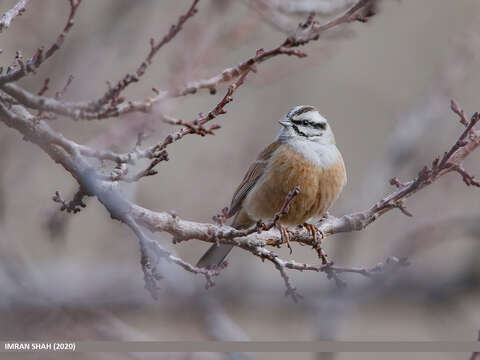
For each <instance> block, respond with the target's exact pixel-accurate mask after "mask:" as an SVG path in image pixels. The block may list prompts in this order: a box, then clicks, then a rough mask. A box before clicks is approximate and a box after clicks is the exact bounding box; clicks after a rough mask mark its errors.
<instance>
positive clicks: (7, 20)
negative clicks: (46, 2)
mask: <svg viewBox="0 0 480 360" xmlns="http://www.w3.org/2000/svg"><path fill="white" fill-rule="evenodd" d="M29 2H30V0H19V1H18V2H17V3H16V4H15V6H14V7H13V8H11V9H10V10H8V11H7V12H6V13H4V14H3V15H2V18H1V19H0V33H1V32H2V31H3V29H8V28H9V27H10V24H11V23H12V21H13V19H15V18H16V17H17V16H21V15H22V14H23V13H24V12H25V10H26V8H27V5H28V3H29Z"/></svg>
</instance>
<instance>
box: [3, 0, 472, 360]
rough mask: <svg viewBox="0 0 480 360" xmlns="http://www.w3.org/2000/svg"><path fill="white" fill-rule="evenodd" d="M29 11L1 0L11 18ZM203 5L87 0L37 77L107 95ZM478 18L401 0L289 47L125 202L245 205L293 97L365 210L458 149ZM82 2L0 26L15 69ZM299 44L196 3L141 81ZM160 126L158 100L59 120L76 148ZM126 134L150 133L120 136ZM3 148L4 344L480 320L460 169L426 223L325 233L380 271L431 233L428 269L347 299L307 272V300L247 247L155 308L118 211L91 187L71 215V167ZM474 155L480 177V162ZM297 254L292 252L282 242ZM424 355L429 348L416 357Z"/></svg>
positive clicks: (452, 327) (182, 248)
mask: <svg viewBox="0 0 480 360" xmlns="http://www.w3.org/2000/svg"><path fill="white" fill-rule="evenodd" d="M14 3H15V1H11V0H8V1H3V2H1V3H0V13H3V12H4V11H5V10H6V9H8V8H10V7H11V6H12V5H13V4H14ZM189 4H190V2H189V1H168V0H165V1H153V0H150V1H147V0H142V1H136V2H133V1H126V0H115V1H114V0H102V1H85V2H84V3H83V4H82V5H81V7H80V9H79V12H78V15H77V17H76V24H75V26H74V28H73V29H72V32H71V34H69V36H68V38H67V40H66V43H65V45H64V46H63V48H62V49H61V50H60V51H59V52H58V54H57V55H56V56H55V57H54V58H52V59H51V60H50V61H48V62H47V63H45V65H44V66H42V68H41V70H40V71H38V73H37V74H36V75H34V76H30V77H28V78H27V79H25V80H23V82H22V85H24V86H26V87H27V88H29V89H31V90H39V89H40V88H41V87H42V84H43V79H44V78H45V77H51V85H50V88H51V90H50V94H52V93H53V92H54V91H57V90H59V89H61V88H62V87H63V84H64V83H65V81H66V79H67V78H68V76H69V75H70V74H73V75H74V77H75V80H74V82H73V83H72V85H71V87H70V89H69V91H68V93H67V94H66V96H65V98H66V99H70V100H88V99H93V98H95V97H97V96H100V95H101V94H102V93H103V92H104V91H105V89H106V84H105V82H106V81H111V82H114V81H116V80H118V79H119V78H121V77H122V76H123V75H124V74H125V72H132V71H134V69H135V68H136V66H137V64H138V63H139V62H140V61H141V60H142V59H143V57H144V56H145V54H146V51H147V49H148V46H149V45H148V39H149V38H150V37H152V36H154V37H156V38H159V37H161V36H163V34H164V33H165V32H166V30H167V29H168V27H169V26H170V24H172V23H173V22H175V20H176V18H177V16H178V15H179V14H180V13H181V12H182V11H184V9H186V8H187V7H188V6H189ZM479 11H480V4H479V3H478V1H475V0H457V1H448V0H423V1H413V0H403V1H389V0H385V1H383V2H382V3H381V7H380V12H379V14H378V15H377V16H375V17H374V18H373V19H372V20H371V21H370V22H369V23H368V24H360V23H356V24H350V25H349V26H348V27H347V28H346V29H344V30H343V31H334V32H332V33H330V34H328V35H326V36H325V37H324V38H322V39H321V40H320V41H318V42H315V43H311V44H309V45H308V46H306V47H305V48H304V50H305V51H306V52H307V53H308V54H309V55H310V56H309V57H308V58H307V59H296V58H291V57H283V58H275V59H273V60H270V61H268V62H266V63H264V64H262V65H261V66H259V68H258V73H256V74H251V75H249V77H248V78H247V81H246V84H245V85H244V86H243V87H242V88H240V89H239V90H238V91H237V92H236V93H235V95H234V102H233V103H231V104H230V105H228V108H227V110H228V113H227V114H226V115H225V116H223V117H221V118H218V123H219V124H220V125H221V126H222V129H220V130H219V131H218V132H217V135H216V136H214V137H211V136H210V137H205V138H202V137H197V136H190V137H187V138H185V139H184V140H182V142H181V143H178V144H174V145H172V146H171V147H170V149H169V153H170V161H169V162H167V163H162V164H160V166H159V170H160V171H159V174H158V175H157V176H154V177H149V178H146V179H143V180H142V181H140V182H139V183H138V184H137V185H136V186H128V187H125V194H126V196H131V197H134V198H135V199H136V201H137V202H138V203H139V204H141V205H142V206H145V207H148V208H151V209H154V210H175V212H176V213H177V214H179V215H180V216H182V217H183V218H186V219H193V220H197V221H211V217H212V216H213V215H214V214H216V213H217V212H218V210H219V209H221V208H222V207H224V206H227V205H228V204H229V202H230V197H231V195H232V193H233V191H234V189H235V188H236V185H237V184H238V182H239V181H240V180H241V178H242V176H243V174H244V172H245V170H246V168H247V167H248V165H249V164H250V162H251V161H252V160H253V159H254V158H255V156H256V155H257V153H258V152H259V151H261V149H262V148H263V147H264V146H266V145H267V144H268V143H269V142H271V141H272V140H273V139H274V137H275V135H276V133H277V131H278V130H279V129H278V123H277V120H278V119H279V118H280V116H281V115H282V114H283V113H285V112H286V111H288V110H289V108H290V107H293V106H295V105H298V104H310V105H315V106H317V107H318V108H319V109H321V112H322V113H323V114H324V115H325V116H326V117H327V118H328V119H329V121H330V123H331V125H332V127H333V129H334V131H335V135H336V139H337V143H338V146H339V148H340V150H341V151H342V154H343V156H344V158H345V162H346V165H347V171H348V186H347V187H346V189H345V190H344V192H343V194H342V196H341V198H340V199H339V201H338V202H337V203H336V204H335V205H334V207H333V208H332V209H331V213H332V214H334V215H342V214H344V213H348V212H353V211H358V210H362V209H365V208H366V207H368V206H369V205H370V204H372V203H373V202H375V201H377V200H379V199H380V198H381V197H382V196H383V195H384V194H385V193H386V192H388V191H389V190H391V188H390V186H389V185H388V181H389V179H390V178H391V177H392V176H398V177H399V178H400V179H401V180H407V179H410V178H412V177H413V176H414V175H415V173H416V171H418V170H419V169H420V168H421V167H422V166H423V165H425V164H428V163H429V162H430V161H431V160H433V158H434V156H437V155H440V154H442V153H443V151H446V150H447V149H448V148H449V146H450V145H451V144H453V142H454V141H455V139H456V137H457V136H458V135H459V133H460V131H461V127H460V126H459V125H458V122H457V119H456V118H455V116H454V115H453V114H452V113H451V112H450V111H449V99H450V98H451V97H454V98H455V99H457V101H458V102H459V103H460V104H461V105H462V106H463V107H464V108H465V110H466V112H467V114H471V113H472V112H474V111H476V110H480V109H479V107H478V106H479V104H478V91H479V85H478V84H479V81H480V75H479V72H478V66H479V64H480V63H479V57H478V45H479V41H478V36H479V33H478V21H479V19H480V12H479ZM67 13H68V4H67V2H66V1H60V0H39V1H33V2H32V3H31V4H30V6H29V7H28V10H27V12H26V13H25V14H24V15H23V16H22V17H21V18H19V19H17V20H16V21H15V22H14V23H13V24H12V27H11V29H9V30H8V31H7V32H6V33H2V34H1V35H0V48H1V49H3V53H2V54H1V55H0V59H1V62H2V64H5V65H8V64H10V63H11V61H12V59H13V57H14V54H15V50H16V49H22V51H23V53H24V54H25V56H29V55H31V54H32V53H33V51H34V50H35V48H36V47H37V46H39V45H41V44H45V45H47V44H49V43H50V42H51V41H52V40H53V39H54V38H55V36H56V34H57V33H58V32H59V30H60V29H61V28H62V27H63V25H64V22H65V20H66V14H67ZM300 19H301V17H298V20H300ZM284 38H285V35H284V34H282V33H280V32H279V31H277V30H275V29H273V28H272V27H271V26H269V25H268V24H266V23H265V22H263V21H262V20H261V18H260V17H259V16H258V14H257V13H256V12H255V11H253V10H251V9H249V8H248V6H246V3H245V2H242V1H220V0H217V1H202V2H201V5H200V11H199V13H198V14H197V15H196V16H195V17H194V19H192V20H191V21H189V22H188V23H187V25H186V26H185V29H184V31H183V32H182V33H181V34H180V35H179V36H178V37H177V38H176V39H175V40H174V41H173V42H172V43H171V44H168V45H167V46H166V47H165V48H164V49H163V50H162V51H161V52H160V53H159V54H158V56H157V57H156V58H155V60H154V63H153V65H152V66H151V67H150V68H149V69H148V73H147V75H146V76H145V79H144V80H142V82H140V83H138V84H134V85H133V86H131V88H129V90H128V91H127V92H126V93H127V95H128V96H129V97H131V98H143V97H146V96H149V95H150V94H151V88H152V87H153V86H154V87H157V88H160V89H161V88H167V87H168V86H175V84H182V83H183V81H184V80H185V79H201V78H204V77H207V76H211V75H214V74H217V73H218V72H220V71H221V70H223V69H224V68H225V67H228V66H232V65H235V64H237V63H239V62H240V61H242V60H244V59H246V58H248V57H250V56H252V55H254V54H255V51H256V49H258V48H261V47H263V48H265V49H269V48H272V47H274V46H276V45H277V44H279V43H280V42H281V41H282V40H283V39H284ZM225 90H226V88H225V87H221V88H219V91H218V93H217V95H214V96H211V95H208V93H207V92H201V93H200V94H198V95H195V96H189V97H185V98H181V99H176V100H173V101H170V102H167V103H164V104H161V105H159V106H158V108H156V110H160V109H161V110H163V111H165V112H166V113H168V114H171V115H174V116H176V117H179V118H183V119H186V120H190V119H192V118H194V117H195V116H196V114H197V113H198V112H206V111H208V110H209V109H210V108H212V106H213V105H214V104H215V103H216V102H217V101H218V100H219V99H220V97H221V96H223V94H224V91H225ZM145 124H147V125H148V126H149V127H151V128H153V129H155V133H154V134H153V135H152V137H151V138H150V139H149V140H148V142H147V143H155V142H158V141H161V140H162V139H163V137H164V136H166V134H168V133H169V132H171V131H172V130H173V128H171V127H170V126H168V125H165V124H162V123H161V122H159V121H158V120H157V119H156V118H155V111H154V113H153V115H148V114H136V115H129V116H127V117H124V118H122V119H110V120H103V121H101V122H90V123H86V122H78V123H73V122H72V121H71V120H69V119H65V118H59V119H57V120H55V121H54V122H53V124H52V125H53V126H54V128H55V129H57V130H59V131H61V132H62V133H63V134H64V135H65V136H67V137H70V138H72V139H74V140H76V141H79V142H82V143H90V144H92V145H94V146H98V147H104V146H106V144H107V142H106V141H108V142H111V143H112V144H113V145H112V146H113V148H115V149H119V150H124V151H127V150H129V149H130V148H131V147H132V146H133V143H134V140H135V133H136V132H138V131H140V130H141V129H142V128H143V126H145ZM122 129H123V130H122ZM125 129H133V131H131V130H130V132H128V131H127V134H126V136H121V132H122V131H124V132H125V131H126V130H125ZM132 132H133V134H132ZM0 149H1V151H0V164H1V169H2V171H1V172H0V249H1V250H0V286H1V289H2V291H1V292H0V311H1V315H0V316H1V319H2V321H1V322H0V337H1V338H3V339H52V338H64V337H67V338H73V339H105V340H108V339H115V340H122V339H125V340H155V339H158V340H202V339H221V338H222V336H226V337H227V338H229V337H230V338H232V337H233V338H236V339H238V338H242V336H245V338H248V339H251V340H282V341H286V340H311V339H319V338H329V339H330V338H333V339H338V340H342V339H343V340H389V341H392V340H419V341H421V340H428V341H430V340H464V341H467V340H474V339H475V338H476V335H477V332H478V329H479V328H480V311H479V309H478V301H479V292H478V284H479V275H480V271H479V270H480V269H479V266H478V255H479V249H480V247H479V239H480V229H479V225H478V219H479V215H480V213H479V190H478V189H474V188H467V187H466V186H465V185H464V184H463V183H462V182H461V180H460V179H459V178H458V177H457V176H456V175H448V176H447V177H445V178H443V179H441V180H440V181H439V182H438V183H436V184H433V185H432V186H431V187H428V188H427V189H425V191H422V192H421V193H418V194H417V195H416V196H415V197H413V198H412V199H411V200H409V202H408V208H409V210H410V211H411V212H413V214H414V215H415V216H414V217H413V218H407V217H405V216H404V215H402V214H401V213H400V212H396V211H393V212H391V213H389V214H387V215H386V216H385V217H384V218H381V219H380V220H379V221H378V222H376V223H374V224H372V225H371V226H370V227H369V228H368V229H366V230H365V231H363V232H362V233H357V234H349V235H338V236H334V237H331V238H329V239H328V240H327V241H326V246H327V249H328V251H329V254H330V256H331V257H332V258H333V259H334V260H335V261H336V263H337V264H339V265H346V266H366V267H369V266H373V265H375V264H376V263H378V262H380V261H384V260H385V259H386V257H388V256H397V257H400V256H404V255H406V254H409V255H410V253H409V250H408V247H407V244H410V243H411V242H412V241H414V240H415V241H414V243H415V244H416V245H415V246H414V251H413V254H411V256H410V261H411V263H412V264H411V266H410V267H409V268H408V269H405V270H403V272H402V274H401V275H400V276H394V277H391V278H389V279H388V281H387V285H386V286H385V287H381V286H380V287H378V286H371V284H370V283H369V281H368V280H365V279H363V278H358V277H356V276H345V279H346V280H347V281H348V283H349V286H348V290H347V291H346V292H345V293H343V294H339V293H338V292H337V291H336V290H335V288H334V286H333V284H332V283H331V282H329V281H327V280H326V277H325V276H324V275H323V274H307V273H292V274H291V276H292V279H293V280H294V281H295V283H296V285H297V288H298V290H299V292H300V293H302V294H303V295H304V297H305V300H304V301H302V302H300V303H299V304H294V303H292V302H291V300H290V299H288V298H285V297H284V296H283V295H284V290H285V289H284V285H283V282H282V280H281V278H280V276H279V274H278V272H277V271H276V270H275V269H274V268H273V267H272V266H270V264H267V263H265V264H263V263H262V262H260V261H258V259H256V258H253V257H252V256H249V255H248V254H244V253H242V251H241V250H238V249H236V250H234V252H233V253H232V256H231V257H230V260H229V262H230V264H229V266H228V268H227V269H226V270H225V271H224V272H223V273H222V275H221V276H220V277H219V278H217V279H216V282H217V286H216V287H214V288H213V289H210V290H208V291H207V292H205V290H204V289H203V285H204V284H203V280H202V279H201V278H199V277H195V276H194V275H191V274H190V273H184V272H182V271H180V270H178V269H176V268H168V269H165V272H166V279H164V280H163V281H162V283H161V284H162V296H161V299H160V300H159V301H158V302H154V301H153V300H151V299H150V297H149V294H148V293H147V292H146V291H145V290H144V288H143V278H142V272H141V269H140V265H139V253H138V249H137V243H136V241H135V239H134V237H133V236H132V234H131V233H130V232H129V230H128V229H126V228H125V227H124V226H122V225H121V224H119V223H118V222H114V221H112V220H111V219H110V218H109V215H108V214H107V213H106V212H105V210H104V209H103V208H102V206H101V205H100V204H99V203H98V202H96V200H94V199H89V200H88V207H87V208H86V209H85V210H83V211H82V212H81V213H79V214H76V215H62V214H59V213H58V206H57V204H55V203H53V202H52V201H51V196H52V195H53V194H54V192H55V191H56V190H59V191H61V192H62V194H64V195H65V196H69V197H70V196H71V195H72V194H73V192H74V191H75V189H76V185H75V183H74V181H73V180H72V178H71V177H70V176H69V174H67V173H66V172H65V171H63V169H62V168H61V167H59V166H57V165H56V164H54V163H53V162H52V161H51V160H50V159H49V158H47V156H46V155H45V154H44V153H42V152H41V151H40V150H39V149H38V148H36V147H35V146H34V145H31V144H28V143H25V142H24V141H22V139H21V137H20V136H19V135H18V134H17V133H15V132H14V131H12V130H10V129H6V128H5V127H4V126H1V127H0ZM466 166H467V168H468V169H470V170H471V171H472V172H473V173H476V174H479V176H480V162H479V161H478V154H473V156H472V157H471V158H470V159H468V161H467V163H466ZM49 221H50V222H51V221H57V222H58V223H60V224H62V227H61V228H59V227H58V226H53V227H52V226H49V225H48V223H49ZM428 224H433V225H432V226H431V227H427V228H426V226H427V225H428ZM419 229H424V231H420V230H419ZM52 231H53V232H52ZM419 231H420V232H419ZM154 236H155V237H156V238H157V239H158V241H160V242H161V243H162V244H164V245H165V246H169V247H171V249H172V250H174V251H177V252H178V254H179V255H181V256H182V257H184V258H185V259H186V260H189V261H192V262H194V261H195V260H196V259H197V258H198V257H199V256H200V254H201V253H202V251H203V249H204V248H206V245H205V244H201V243H197V242H194V241H191V242H188V243H184V244H180V245H177V246H174V245H171V242H170V239H169V237H168V236H166V235H164V234H156V235H154ZM281 254H282V255H284V256H285V257H288V256H289V255H288V252H287V251H284V250H282V251H281ZM293 257H294V258H295V259H297V260H299V261H309V262H314V261H316V259H315V256H314V254H313V253H312V251H310V249H307V248H301V247H300V248H299V247H298V246H297V247H295V248H294V253H293ZM213 298H216V300H215V303H214V304H212V303H211V302H210V300H209V299H213ZM212 309H220V311H221V315H219V314H218V313H217V312H216V311H214V310H212ZM212 314H213V315H212ZM210 315H211V316H210ZM212 316H213V319H214V320H212ZM214 316H220V317H221V321H220V320H218V319H217V318H215V317H214ZM215 319H216V320H215ZM220 323H222V324H223V325H219V324H220ZM212 324H213V325H212ZM221 326H226V329H224V328H221ZM218 327H220V328H221V330H219V329H218ZM222 329H223V330H222ZM132 356H134V357H140V358H141V357H142V356H144V355H141V354H133V355H132ZM256 356H257V357H258V358H265V359H266V358H270V355H267V354H257V355H256ZM275 356H276V357H278V358H287V356H288V358H290V355H287V354H285V355H281V354H275ZM367 356H368V357H370V356H369V355H368V354H365V357H367ZM466 356H467V355H465V354H461V355H460V354H458V357H457V355H456V354H446V355H443V356H442V355H441V354H436V355H435V358H440V359H442V358H445V359H447V358H448V359H451V358H459V359H463V358H466ZM199 357H205V358H209V356H208V355H206V354H204V355H199ZM425 357H430V356H429V355H428V354H423V355H422V354H419V355H418V356H415V354H412V356H410V355H409V358H412V359H416V358H418V359H420V358H425ZM432 357H433V356H432ZM73 358H81V356H80V355H79V354H77V355H74V356H73ZM99 358H109V356H107V354H104V355H102V356H101V357H99ZM194 358H195V356H194ZM298 358H312V356H311V355H309V354H301V355H299V356H298ZM338 358H340V359H347V358H350V357H349V356H347V355H345V356H339V357H338ZM389 358H404V355H398V356H396V357H395V356H392V357H390V356H389Z"/></svg>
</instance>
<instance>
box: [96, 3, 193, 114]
mask: <svg viewBox="0 0 480 360" xmlns="http://www.w3.org/2000/svg"><path fill="white" fill-rule="evenodd" d="M198 2H199V0H193V3H192V5H191V6H190V8H189V9H188V11H187V12H186V13H185V14H184V15H181V16H180V17H179V18H178V20H177V23H176V24H174V25H172V26H171V27H170V30H169V31H168V33H167V34H166V35H165V36H164V37H163V38H162V39H161V40H160V41H159V42H157V43H155V39H153V38H151V39H150V51H149V52H148V54H147V56H146V58H145V60H143V61H142V63H141V64H140V65H139V66H138V68H137V70H136V71H135V73H134V74H126V75H125V76H124V77H123V78H122V79H121V80H119V81H118V82H117V83H116V84H115V86H113V87H110V89H109V90H108V91H107V92H106V93H105V94H104V95H103V96H102V97H101V98H100V99H98V100H96V101H93V102H91V103H90V104H88V105H87V108H88V109H89V111H91V112H95V111H98V110H100V108H101V107H102V106H103V105H105V104H107V103H108V102H110V106H109V108H108V109H107V110H105V111H104V112H103V113H102V115H101V116H100V117H107V116H108V114H109V113H111V112H115V108H116V107H117V105H119V104H121V103H123V101H124V99H123V98H120V94H121V92H122V91H123V90H125V88H126V87H127V86H129V85H130V84H132V83H134V82H137V81H139V80H140V78H141V77H142V76H143V75H144V74H145V72H146V70H147V68H148V66H149V65H150V64H151V63H152V61H153V58H154V56H155V55H156V54H157V52H158V51H159V50H160V49H161V48H162V47H163V46H164V45H165V44H167V43H169V42H170V41H171V40H172V39H173V38H174V37H175V36H176V35H177V34H178V33H179V32H180V30H182V27H183V25H184V24H185V23H186V22H187V20H188V19H190V18H191V17H193V16H194V15H195V14H196V13H197V8H196V6H197V4H198Z"/></svg>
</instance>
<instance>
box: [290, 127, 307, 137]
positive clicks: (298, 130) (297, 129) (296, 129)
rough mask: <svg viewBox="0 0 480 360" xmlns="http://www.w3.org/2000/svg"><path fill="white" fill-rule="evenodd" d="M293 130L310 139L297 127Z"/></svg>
mask: <svg viewBox="0 0 480 360" xmlns="http://www.w3.org/2000/svg"><path fill="white" fill-rule="evenodd" d="M292 128H293V130H295V132H296V133H297V134H298V135H300V136H304V137H308V135H307V134H305V133H304V132H303V131H300V129H299V128H298V126H297V125H293V126H292Z"/></svg>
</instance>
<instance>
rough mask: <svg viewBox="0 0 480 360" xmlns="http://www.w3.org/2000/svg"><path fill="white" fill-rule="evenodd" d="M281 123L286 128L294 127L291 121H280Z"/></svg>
mask: <svg viewBox="0 0 480 360" xmlns="http://www.w3.org/2000/svg"><path fill="white" fill-rule="evenodd" d="M279 123H280V125H282V126H283V127H285V128H287V127H290V126H292V123H291V122H289V121H279Z"/></svg>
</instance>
